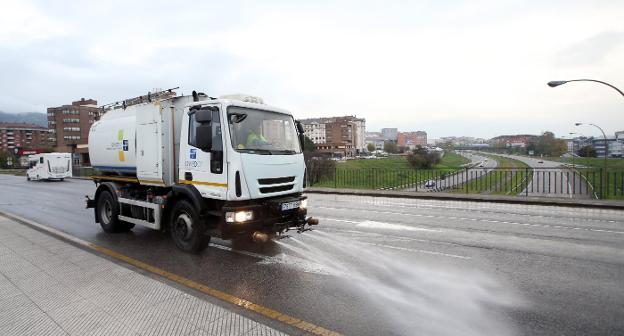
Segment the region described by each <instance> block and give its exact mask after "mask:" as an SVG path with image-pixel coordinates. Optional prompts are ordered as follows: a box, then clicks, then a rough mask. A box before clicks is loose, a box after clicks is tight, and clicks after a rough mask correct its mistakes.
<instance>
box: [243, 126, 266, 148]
mask: <svg viewBox="0 0 624 336" xmlns="http://www.w3.org/2000/svg"><path fill="white" fill-rule="evenodd" d="M267 143H268V141H267V139H266V138H265V137H264V136H263V135H262V122H261V121H255V122H254V123H253V124H251V123H250V125H249V131H248V133H247V143H246V144H245V147H246V148H258V147H259V146H262V145H266V144H267ZM239 147H241V145H239Z"/></svg>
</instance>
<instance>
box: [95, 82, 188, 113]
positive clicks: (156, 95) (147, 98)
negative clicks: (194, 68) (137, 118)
mask: <svg viewBox="0 0 624 336" xmlns="http://www.w3.org/2000/svg"><path fill="white" fill-rule="evenodd" d="M179 88H180V87H174V88H171V89H167V90H161V91H156V92H148V93H147V94H146V95H142V96H138V97H133V98H128V99H124V100H122V101H116V102H114V103H109V104H106V105H102V106H101V109H102V113H104V112H106V111H108V110H112V109H119V108H122V109H124V110H125V109H126V107H128V106H132V105H136V104H141V103H148V102H152V101H156V100H164V99H169V98H172V97H175V96H176V95H177V94H176V92H175V91H174V90H177V89H179Z"/></svg>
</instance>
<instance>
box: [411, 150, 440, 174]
mask: <svg viewBox="0 0 624 336" xmlns="http://www.w3.org/2000/svg"><path fill="white" fill-rule="evenodd" d="M407 162H409V164H410V165H411V166H412V167H414V168H415V169H431V167H433V165H435V164H438V163H440V155H438V153H434V152H428V151H427V149H426V148H422V147H417V148H416V149H414V151H413V152H412V153H410V154H409V155H408V156H407Z"/></svg>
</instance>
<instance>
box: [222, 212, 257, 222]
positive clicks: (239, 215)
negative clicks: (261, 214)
mask: <svg viewBox="0 0 624 336" xmlns="http://www.w3.org/2000/svg"><path fill="white" fill-rule="evenodd" d="M252 219H253V211H236V212H226V213H225V221H226V222H227V223H242V222H247V221H250V220H252Z"/></svg>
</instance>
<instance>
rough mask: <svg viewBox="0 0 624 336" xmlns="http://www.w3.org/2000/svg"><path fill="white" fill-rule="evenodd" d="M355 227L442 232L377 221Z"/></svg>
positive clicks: (362, 223) (366, 222)
mask: <svg viewBox="0 0 624 336" xmlns="http://www.w3.org/2000/svg"><path fill="white" fill-rule="evenodd" d="M355 226H357V227H363V228H369V229H382V230H401V231H429V232H440V230H433V229H425V228H420V227H413V226H409V225H402V224H392V223H384V222H375V221H364V222H361V223H358V224H356V225H355Z"/></svg>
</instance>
